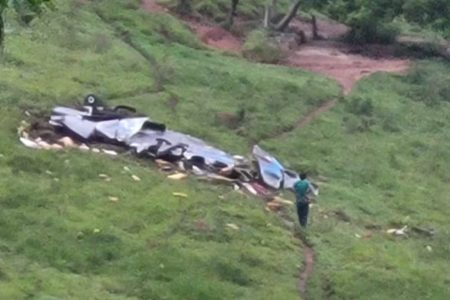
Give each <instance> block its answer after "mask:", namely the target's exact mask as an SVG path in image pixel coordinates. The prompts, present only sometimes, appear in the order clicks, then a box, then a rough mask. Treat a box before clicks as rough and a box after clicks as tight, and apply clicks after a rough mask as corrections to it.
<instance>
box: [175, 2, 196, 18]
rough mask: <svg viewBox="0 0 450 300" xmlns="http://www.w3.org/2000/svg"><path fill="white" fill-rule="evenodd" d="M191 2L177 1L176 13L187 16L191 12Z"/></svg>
mask: <svg viewBox="0 0 450 300" xmlns="http://www.w3.org/2000/svg"><path fill="white" fill-rule="evenodd" d="M191 2H192V1H191V0H178V4H177V6H176V10H177V12H178V13H180V14H183V15H188V14H190V13H191V12H192V3H191Z"/></svg>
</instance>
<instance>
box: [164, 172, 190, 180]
mask: <svg viewBox="0 0 450 300" xmlns="http://www.w3.org/2000/svg"><path fill="white" fill-rule="evenodd" d="M186 177H187V175H186V174H185V173H175V174H172V175H169V176H167V178H169V179H172V180H181V179H184V178H186Z"/></svg>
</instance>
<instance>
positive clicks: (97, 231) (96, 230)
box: [92, 228, 100, 233]
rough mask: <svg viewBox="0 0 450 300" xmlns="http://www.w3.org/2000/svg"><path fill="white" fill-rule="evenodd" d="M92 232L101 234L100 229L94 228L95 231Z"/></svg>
mask: <svg viewBox="0 0 450 300" xmlns="http://www.w3.org/2000/svg"><path fill="white" fill-rule="evenodd" d="M92 232H94V233H99V232H100V229H98V228H94V230H93V231H92Z"/></svg>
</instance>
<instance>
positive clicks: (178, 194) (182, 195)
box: [172, 192, 188, 198]
mask: <svg viewBox="0 0 450 300" xmlns="http://www.w3.org/2000/svg"><path fill="white" fill-rule="evenodd" d="M172 195H174V196H175V197H180V198H187V197H188V195H187V194H185V193H177V192H174V193H172Z"/></svg>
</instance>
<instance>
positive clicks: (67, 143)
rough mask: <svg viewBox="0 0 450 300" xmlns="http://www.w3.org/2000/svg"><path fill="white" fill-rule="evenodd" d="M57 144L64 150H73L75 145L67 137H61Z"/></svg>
mask: <svg viewBox="0 0 450 300" xmlns="http://www.w3.org/2000/svg"><path fill="white" fill-rule="evenodd" d="M58 143H59V144H60V145H61V146H63V147H65V148H75V147H77V145H76V144H75V142H74V141H73V140H72V139H71V138H70V137H68V136H65V137H62V138H60V139H59V140H58Z"/></svg>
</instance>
